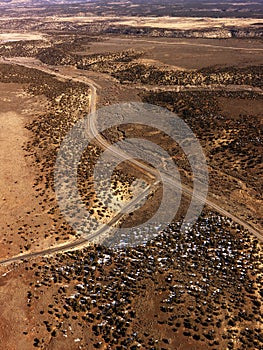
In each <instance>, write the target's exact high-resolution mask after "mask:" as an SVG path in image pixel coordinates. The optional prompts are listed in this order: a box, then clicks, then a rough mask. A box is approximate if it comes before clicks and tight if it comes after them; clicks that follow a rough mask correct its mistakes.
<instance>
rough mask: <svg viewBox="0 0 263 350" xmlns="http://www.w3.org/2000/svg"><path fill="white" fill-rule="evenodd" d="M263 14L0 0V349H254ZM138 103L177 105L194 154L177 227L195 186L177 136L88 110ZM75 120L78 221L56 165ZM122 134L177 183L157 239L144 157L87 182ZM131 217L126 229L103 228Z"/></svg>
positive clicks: (229, 8)
mask: <svg viewBox="0 0 263 350" xmlns="http://www.w3.org/2000/svg"><path fill="white" fill-rule="evenodd" d="M262 12H263V10H262V6H261V3H260V2H258V1H255V2H253V3H252V2H241V1H237V2H236V3H229V2H228V1H222V2H216V5H215V4H214V2H211V1H210V2H209V1H204V2H202V4H201V3H198V2H188V1H186V2H184V3H181V2H173V1H165V2H164V3H160V2H158V1H153V2H152V3H151V6H149V2H147V1H142V0H138V1H137V0H136V1H135V0H134V1H127V2H126V1H125V2H122V1H120V2H118V1H117V2H110V3H109V2H105V1H102V0H99V1H97V2H95V1H90V2H87V3H79V2H78V1H75V2H74V1H72V2H67V1H55V0H54V1H52V2H50V3H48V4H47V2H46V1H36V2H31V1H13V0H12V1H10V2H1V3H0V13H1V18H0V93H1V94H0V105H1V113H0V143H1V148H0V160H1V176H0V182H1V197H0V207H1V225H0V226H1V237H0V301H1V303H0V305H1V306H0V309H1V310H0V313H1V318H0V349H6V350H14V349H19V350H20V349H21V350H23V349H25V350H30V349H35V348H39V349H50V350H51V349H54V350H57V349H63V350H64V349H65V350H67V349H69V350H75V349H87V350H90V349H116V350H117V349H118V350H121V349H132V350H133V349H134V350H135V349H152V350H160V349H162V350H164V349H166V350H175V349H176V350H179V349H180V350H188V349H196V350H199V349H200V350H201V349H214V350H232V349H234V350H242V349H244V350H245V349H252V350H262V347H263V333H262V294H263V284H262V238H263V233H262V185H263V184H262V105H263V102H262V99H263V90H262V81H263V80H262V59H263V41H262V33H263V32H262V23H263V22H262ZM189 14H190V15H189ZM141 102H144V103H148V104H151V105H154V106H159V107H163V108H165V109H166V110H167V111H170V112H173V113H175V114H176V115H177V116H178V117H179V118H180V119H181V120H183V121H184V122H185V123H186V124H187V125H188V126H189V127H190V128H191V130H192V131H193V132H194V134H195V136H196V138H197V139H198V140H199V142H200V144H201V146H202V149H203V152H204V155H205V158H206V163H207V168H208V173H209V183H208V194H207V197H206V198H205V200H204V208H203V211H202V213H201V214H200V216H199V217H198V220H197V221H196V222H195V223H194V225H193V226H192V227H191V226H189V228H187V229H186V231H184V233H182V231H181V226H182V223H183V220H184V217H185V215H186V213H187V210H188V208H189V206H190V202H191V195H192V194H193V188H194V184H193V176H192V174H191V167H190V165H189V159H188V158H187V156H186V154H185V153H184V152H183V150H182V149H180V147H179V145H178V143H177V142H175V141H174V140H172V139H171V138H170V137H168V135H166V134H165V133H164V132H161V131H160V130H156V129H155V128H153V127H150V126H149V125H148V126H138V125H129V124H128V125H122V124H121V123H120V125H118V126H114V127H111V128H109V129H107V130H106V131H104V132H103V133H102V134H101V135H97V134H96V127H98V125H97V126H96V122H97V123H102V124H103V120H102V121H99V120H96V118H97V119H98V116H97V114H96V113H95V112H96V111H98V110H100V109H101V108H105V107H109V106H111V105H114V104H121V103H141ZM84 118H87V121H88V123H87V124H85V128H87V130H86V131H85V132H87V133H89V134H90V135H91V136H92V138H93V139H92V141H91V142H90V144H89V145H88V147H86V149H85V150H84V151H83V153H82V155H81V158H80V159H79V163H78V168H77V186H78V191H79V193H80V196H81V199H82V201H83V203H84V206H85V209H86V210H87V212H88V213H89V218H90V219H89V221H88V223H87V225H86V226H85V227H84V228H83V232H85V235H83V232H82V233H81V232H79V231H78V230H76V228H75V227H74V225H73V226H72V224H71V221H69V220H68V217H70V216H74V215H76V213H75V211H74V197H73V195H72V192H71V188H70V186H68V188H69V190H68V192H67V191H65V196H66V197H67V198H69V199H71V201H72V202H70V205H69V206H68V207H67V208H66V209H67V213H68V217H67V216H65V212H63V210H62V208H61V203H60V198H59V196H58V193H57V188H56V173H55V172H56V170H55V169H56V161H57V157H58V152H59V150H60V149H61V147H62V144H63V140H65V137H66V135H68V133H69V131H70V130H71V129H72V127H74V126H75V125H76V124H77V123H81V122H82V121H83V120H84ZM80 125H82V124H80ZM99 126H100V125H99ZM84 136H85V133H84ZM82 137H83V132H81V133H80V134H79V138H80V139H81V138H82ZM126 138H127V139H128V138H144V139H146V140H149V141H152V142H154V143H156V144H158V145H159V146H160V147H162V148H164V149H166V150H167V152H168V154H169V155H170V157H171V158H172V159H173V160H174V161H175V162H176V165H177V167H178V169H179V173H180V179H181V181H182V182H183V186H182V200H181V203H180V208H179V209H178V212H177V213H176V215H175V216H174V219H173V220H172V222H171V223H170V224H169V225H168V226H167V227H166V228H163V227H162V224H161V223H160V225H159V224H158V225H155V226H154V227H151V228H150V231H151V232H150V235H149V237H151V239H147V237H148V236H147V234H148V233H149V232H148V233H147V232H146V233H145V232H143V231H140V229H139V228H136V225H140V224H142V223H143V222H145V221H146V220H147V219H148V218H150V217H151V216H152V215H153V214H154V213H155V212H156V211H157V210H158V206H159V203H160V201H161V199H162V195H163V186H164V185H163V184H162V183H161V182H160V180H159V179H157V177H156V172H155V170H153V168H152V167H151V166H150V165H149V164H147V163H146V162H143V161H141V160H140V159H135V160H126V159H125V157H124V158H123V155H122V154H121V153H119V154H117V155H118V156H119V157H120V164H119V165H118V166H117V167H116V168H115V170H114V172H113V173H112V176H111V191H110V192H109V191H108V189H107V188H106V185H105V183H104V182H103V180H101V184H100V185H101V189H102V190H101V191H102V193H100V196H98V195H97V194H96V191H95V187H94V169H95V166H96V163H97V162H98V160H99V158H100V156H101V155H102V154H103V152H105V150H107V148H109V147H110V146H111V145H113V144H114V143H116V142H119V141H121V140H124V139H126ZM142 151H145V150H144V148H143V147H142ZM67 152H71V148H69V149H67ZM165 166H166V160H165V159H164V160H163V163H162V164H159V168H160V169H161V168H163V169H165ZM172 184H174V185H176V183H175V182H172ZM141 202H143V205H141V206H139V204H140V203H141ZM167 204H168V206H169V203H167ZM122 207H124V208H127V209H131V208H132V212H130V213H128V214H123V213H122V212H121V209H120V208H122ZM107 225H108V226H109V227H110V229H109V228H108V226H107ZM126 227H128V228H129V229H130V231H129V232H130V235H131V237H125V236H121V237H119V236H118V235H116V236H115V233H114V232H115V231H116V228H126ZM120 232H121V231H120ZM133 236H134V237H135V238H136V237H137V241H139V242H141V243H140V244H137V245H136V246H130V245H129V242H130V241H132V239H133V238H134V237H133ZM138 237H141V238H140V239H141V240H139V239H138ZM116 240H117V241H118V240H120V242H121V244H120V246H119V247H118V249H116V245H115V244H116Z"/></svg>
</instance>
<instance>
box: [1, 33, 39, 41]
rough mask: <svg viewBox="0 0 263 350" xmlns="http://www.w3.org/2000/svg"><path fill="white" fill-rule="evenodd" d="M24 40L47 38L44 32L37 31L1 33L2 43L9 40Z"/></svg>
mask: <svg viewBox="0 0 263 350" xmlns="http://www.w3.org/2000/svg"><path fill="white" fill-rule="evenodd" d="M22 40H45V38H44V36H43V35H42V34H40V33H39V34H36V33H2V34H0V43H1V42H9V41H22Z"/></svg>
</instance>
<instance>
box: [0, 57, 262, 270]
mask: <svg viewBox="0 0 263 350" xmlns="http://www.w3.org/2000/svg"><path fill="white" fill-rule="evenodd" d="M2 62H3V63H9V64H17V65H22V66H24V67H27V68H31V69H37V70H41V71H43V72H45V73H48V74H52V75H55V76H56V77H58V78H62V79H66V80H72V81H76V82H79V83H84V84H86V85H88V86H89V88H90V92H91V94H90V104H89V105H90V113H91V116H90V118H89V123H88V125H87V132H88V133H89V134H90V135H91V136H93V137H94V138H96V140H97V142H98V143H99V144H100V145H101V146H103V147H104V148H108V147H109V146H110V144H109V143H108V142H107V140H106V139H104V138H103V137H102V136H101V135H100V134H98V132H97V129H96V113H94V112H95V111H96V102H97V88H100V86H99V85H97V84H96V83H95V82H93V81H92V80H90V79H89V78H87V77H84V76H83V74H80V75H77V76H76V73H77V71H76V72H75V74H74V76H72V75H66V74H64V73H63V74H61V73H60V72H59V71H54V70H52V69H51V68H50V67H49V66H46V65H43V64H41V63H36V62H34V63H32V62H30V63H27V62H25V61H21V60H17V59H4V60H2ZM243 90H244V87H243ZM243 90H242V91H243ZM206 91H207V88H206ZM257 92H258V91H257ZM113 152H114V153H115V154H116V155H118V157H119V158H121V159H125V160H126V159H127V155H126V154H125V153H124V152H122V151H120V150H119V149H114V148H113ZM129 161H130V163H132V164H133V165H134V166H136V167H137V168H140V169H141V170H143V171H144V172H146V173H147V174H150V175H151V176H152V177H153V178H155V179H157V180H156V181H155V183H154V184H153V185H152V186H148V187H146V189H145V190H144V191H143V192H142V193H141V194H140V195H139V196H138V197H136V198H135V199H133V200H132V201H130V202H129V203H128V204H127V205H126V206H125V207H124V209H126V208H127V209H128V208H131V207H133V206H135V205H136V204H137V203H139V202H140V201H141V200H142V198H143V197H144V196H148V195H149V192H150V193H151V192H154V191H155V189H156V186H158V184H159V183H160V180H159V173H158V171H156V170H155V169H154V168H152V167H150V166H148V165H146V164H144V163H141V162H139V161H137V160H135V159H131V160H129ZM163 179H164V181H165V182H167V183H168V184H170V185H172V186H175V187H178V188H181V189H182V191H183V192H184V193H185V194H186V195H187V196H189V197H191V196H192V195H193V193H192V189H191V188H189V187H187V186H186V185H183V184H181V183H179V182H178V181H175V180H174V179H173V178H170V177H169V176H168V175H166V174H164V175H163ZM195 198H196V199H198V200H199V201H201V202H204V203H206V204H207V205H208V206H209V207H211V208H213V209H214V210H216V211H217V212H218V213H220V214H221V215H223V216H226V217H228V218H230V219H231V220H233V221H234V222H236V223H238V224H240V225H242V226H243V227H244V228H245V229H247V230H248V231H249V232H250V233H251V234H253V235H254V236H255V237H257V238H258V239H259V240H261V241H263V235H262V233H261V232H260V231H258V230H256V229H255V228H253V227H251V226H250V225H249V224H247V223H246V222H245V221H244V220H242V219H240V218H239V217H237V216H235V215H234V214H232V213H230V212H228V211H227V210H225V209H223V208H221V207H220V206H219V205H217V204H216V203H214V202H212V201H211V200H209V199H207V198H205V197H203V196H200V195H196V196H195ZM122 216H123V214H122V213H118V214H117V215H116V216H115V217H114V218H113V219H112V220H111V221H110V222H109V223H108V225H101V226H100V227H99V228H98V230H97V231H96V232H95V233H94V234H93V235H92V236H91V237H89V239H88V238H79V239H77V240H76V241H73V242H70V243H66V244H64V245H60V246H55V247H52V248H48V249H45V250H42V251H39V252H33V253H27V254H22V255H18V256H14V257H12V258H7V259H5V260H2V261H0V265H5V264H10V263H13V262H17V261H22V260H27V259H30V258H34V257H37V256H45V255H50V254H55V253H59V252H66V251H70V250H73V249H77V248H81V247H83V245H85V244H87V243H88V242H89V240H90V239H92V238H95V237H98V236H100V235H102V234H103V233H105V232H106V231H107V230H109V226H110V225H113V224H114V223H116V222H117V221H119V219H120V218H121V217H122Z"/></svg>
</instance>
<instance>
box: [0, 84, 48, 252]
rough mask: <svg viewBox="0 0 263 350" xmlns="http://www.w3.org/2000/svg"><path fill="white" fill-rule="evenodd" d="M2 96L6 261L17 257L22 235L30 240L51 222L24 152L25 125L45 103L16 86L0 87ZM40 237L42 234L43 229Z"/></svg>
mask: <svg viewBox="0 0 263 350" xmlns="http://www.w3.org/2000/svg"><path fill="white" fill-rule="evenodd" d="M0 96H1V97H0V103H1V113H0V162H1V173H0V188H1V196H0V208H1V238H0V255H1V258H3V257H6V256H8V255H15V254H18V253H19V252H20V251H19V249H21V247H23V246H24V244H25V239H24V238H23V235H24V234H25V236H26V237H27V238H28V239H29V238H30V236H31V235H32V233H33V232H34V230H36V229H37V227H38V225H39V224H40V222H42V223H43V222H45V223H46V225H47V227H48V223H49V221H50V220H49V218H48V216H47V215H46V214H45V213H43V210H42V208H41V205H40V203H39V201H38V200H37V198H36V193H35V191H34V188H33V187H34V180H35V168H34V167H32V165H31V164H30V161H29V159H27V158H26V157H25V155H26V151H25V150H24V149H23V147H24V146H25V144H26V141H27V140H28V138H29V137H30V134H29V132H28V131H27V130H26V129H25V124H26V123H28V122H29V120H30V118H31V117H32V115H35V114H37V113H38V112H40V110H39V109H40V106H41V105H42V108H45V103H44V101H40V100H38V99H36V98H32V97H28V96H27V95H26V94H25V92H24V90H23V89H22V88H21V86H19V85H16V84H0ZM41 102H42V103H41ZM19 229H20V231H19ZM45 229H46V226H44V230H45ZM42 231H43V227H42ZM38 233H41V230H40V229H38ZM38 233H37V234H38ZM42 238H43V237H42ZM30 240H31V244H32V245H34V243H35V242H37V240H38V239H37V236H34V235H32V238H31V239H30ZM42 240H43V239H42ZM43 244H45V242H43V243H40V244H39V248H40V247H41V246H42V245H43ZM28 249H30V247H28Z"/></svg>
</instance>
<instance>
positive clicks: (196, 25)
mask: <svg viewBox="0 0 263 350" xmlns="http://www.w3.org/2000/svg"><path fill="white" fill-rule="evenodd" d="M117 23H118V24H121V25H129V26H134V27H153V28H166V29H181V30H187V29H205V28H222V27H224V26H235V27H243V26H250V25H252V24H254V23H263V20H262V19H259V20H255V19H254V18H241V19H239V18H209V17H206V18H202V17H196V18H186V17H177V18H175V17H162V18H156V17H137V18H132V17H131V18H129V17H127V18H123V19H122V20H121V21H119V22H117Z"/></svg>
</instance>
